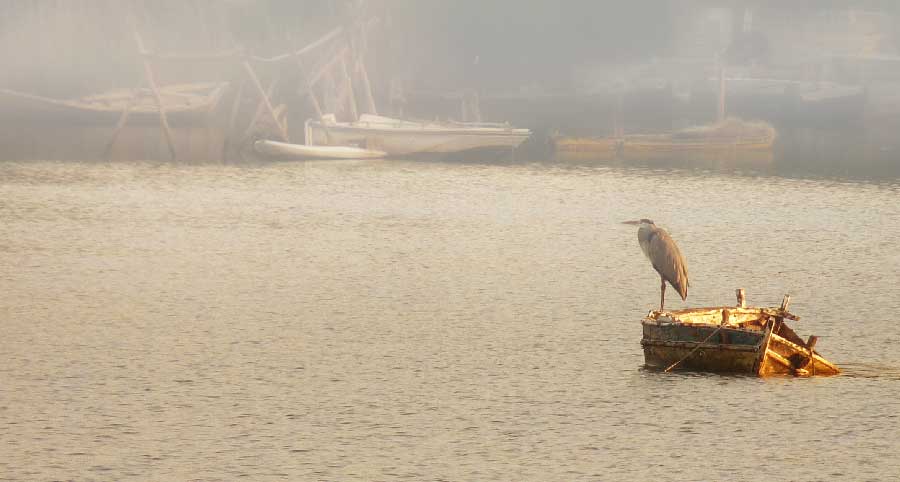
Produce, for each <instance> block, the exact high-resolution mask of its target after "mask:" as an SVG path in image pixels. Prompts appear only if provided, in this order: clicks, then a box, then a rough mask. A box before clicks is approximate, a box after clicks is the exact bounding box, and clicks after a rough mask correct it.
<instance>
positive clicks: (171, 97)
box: [0, 82, 228, 125]
mask: <svg viewBox="0 0 900 482" xmlns="http://www.w3.org/2000/svg"><path fill="white" fill-rule="evenodd" d="M227 85H228V84H227V83H223V82H207V83H193V84H176V85H167V86H162V87H160V88H159V93H160V97H161V98H162V102H163V106H164V107H165V109H166V114H167V116H168V119H169V121H170V122H172V123H176V124H177V123H202V122H205V121H206V120H207V118H208V116H209V114H210V113H211V112H212V111H213V109H215V108H216V106H217V105H218V103H219V101H220V100H221V98H222V96H223V94H224V93H225V90H226V87H227ZM129 103H130V104H129ZM126 106H129V107H128V109H129V111H128V115H129V117H128V119H129V123H154V124H156V123H159V110H158V108H157V105H156V99H155V97H154V96H153V93H152V92H151V91H150V90H149V89H137V90H135V89H116V90H111V91H108V92H104V93H102V94H96V95H90V96H85V97H79V98H77V99H67V100H61V99H53V98H50V97H42V96H39V95H32V94H27V93H24V92H17V91H13V90H8V89H0V119H4V120H15V121H22V120H31V121H40V122H67V123H81V124H88V125H96V124H100V125H115V123H116V121H117V120H118V119H119V117H120V116H121V115H122V111H123V110H124V109H125V107H126Z"/></svg>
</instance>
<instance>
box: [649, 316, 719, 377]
mask: <svg viewBox="0 0 900 482" xmlns="http://www.w3.org/2000/svg"><path fill="white" fill-rule="evenodd" d="M722 328H725V324H724V323H723V324H721V325H719V327H718V328H716V329H715V330H713V332H712V333H710V334H709V336H707V337H706V339H705V340H703V341H701V342H700V344H699V345H697V346H696V347H694V349H693V350H691V352H690V353H688V354H687V355H685V356H684V358H682V359H681V360H678V361H677V362H675V363H673V364H671V365H669V368H666V369H665V370H663V372H664V373H668V372H670V371H672V369H673V368H675V367H676V366H677V365H678V364H679V363H681V362H683V361H685V360H687V359H688V358H690V357H691V355H693V354H694V352H696V351H697V350H699V349H700V347H702V346H703V345H704V344H705V343H706V342H707V341H709V339H710V338H712V337H713V335H715V334H716V333H718V332H719V330H721V329H722Z"/></svg>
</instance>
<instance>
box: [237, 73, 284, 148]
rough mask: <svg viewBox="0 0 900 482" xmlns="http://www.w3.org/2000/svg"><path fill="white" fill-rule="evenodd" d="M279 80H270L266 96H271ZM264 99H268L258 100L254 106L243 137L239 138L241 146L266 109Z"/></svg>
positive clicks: (276, 78)
mask: <svg viewBox="0 0 900 482" xmlns="http://www.w3.org/2000/svg"><path fill="white" fill-rule="evenodd" d="M279 80H280V78H279V77H275V78H274V79H272V82H271V83H270V84H269V89H268V90H266V91H265V92H264V93H265V94H266V95H267V96H268V95H271V94H272V92H274V91H275V86H277V85H278V81H279ZM265 99H268V97H263V98H260V99H259V102H258V103H257V104H256V111H254V113H253V117H252V118H251V119H250V124H249V125H247V129H245V130H244V135H243V136H242V137H241V144H243V143H244V141H246V140H247V139H248V138H249V137H250V136H251V135H252V134H253V128H254V127H256V124H257V123H258V122H259V117H260V116H261V115H262V113H263V111H264V110H265V108H266V106H265Z"/></svg>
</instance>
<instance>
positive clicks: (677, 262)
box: [625, 219, 691, 311]
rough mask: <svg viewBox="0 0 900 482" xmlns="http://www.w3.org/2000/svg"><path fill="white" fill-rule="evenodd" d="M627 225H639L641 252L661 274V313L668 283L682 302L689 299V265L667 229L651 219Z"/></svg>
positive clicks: (631, 222) (628, 222)
mask: <svg viewBox="0 0 900 482" xmlns="http://www.w3.org/2000/svg"><path fill="white" fill-rule="evenodd" d="M625 224H637V225H639V227H638V242H639V243H640V244H641V250H642V251H643V252H644V254H645V255H646V256H647V258H648V259H649V260H650V263H651V264H652V265H653V269H655V270H656V272H657V273H659V279H660V286H659V311H663V308H664V306H665V301H666V282H667V281H668V282H669V284H670V285H672V288H675V291H677V292H678V294H679V295H681V300H682V301H684V300H685V299H687V294H688V286H690V285H691V283H690V282H689V281H688V270H687V263H686V262H685V260H684V256H682V254H681V250H679V249H678V245H677V244H675V240H673V239H672V237H671V236H669V233H668V232H667V231H666V230H665V229H663V228H661V227H659V226H657V225H655V224H653V221H651V220H649V219H641V220H640V221H627V222H626V223H625Z"/></svg>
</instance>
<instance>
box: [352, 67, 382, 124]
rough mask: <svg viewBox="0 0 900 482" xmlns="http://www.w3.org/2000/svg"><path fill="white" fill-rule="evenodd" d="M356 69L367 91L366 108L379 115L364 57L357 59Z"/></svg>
mask: <svg viewBox="0 0 900 482" xmlns="http://www.w3.org/2000/svg"><path fill="white" fill-rule="evenodd" d="M356 71H357V72H359V78H360V80H361V81H362V85H363V90H364V91H365V93H366V110H367V111H368V112H369V113H370V114H375V115H378V110H376V109H375V97H374V96H373V95H372V84H371V83H370V82H369V74H368V73H366V65H365V63H363V61H362V59H357V60H356Z"/></svg>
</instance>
